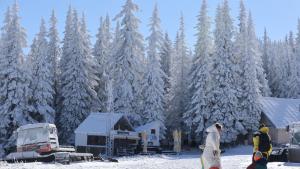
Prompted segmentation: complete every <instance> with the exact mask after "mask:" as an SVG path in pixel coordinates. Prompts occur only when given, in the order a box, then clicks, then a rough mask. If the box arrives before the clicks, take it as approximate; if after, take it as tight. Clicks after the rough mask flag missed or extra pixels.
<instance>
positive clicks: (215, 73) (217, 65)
mask: <svg viewBox="0 0 300 169" xmlns="http://www.w3.org/2000/svg"><path fill="white" fill-rule="evenodd" d="M215 23H216V28H215V32H214V36H215V53H214V56H213V69H212V72H211V78H212V82H211V89H210V91H209V92H208V93H209V94H208V104H207V105H208V106H209V108H210V111H211V113H210V116H209V117H208V120H207V121H206V123H205V127H208V126H210V125H211V124H213V123H215V122H221V123H223V125H224V130H223V132H222V136H221V137H222V141H223V142H231V141H233V140H235V139H236V137H237V135H238V134H239V132H238V131H237V128H235V125H236V124H238V123H236V122H237V120H238V119H237V116H238V113H237V105H238V104H237V97H236V92H237V91H236V89H235V84H234V83H235V70H234V64H233V62H232V60H233V58H234V55H233V42H232V36H233V24H232V19H231V17H230V15H229V7H228V1H227V0H225V1H224V4H223V5H222V6H221V7H218V8H217V15H216V21H215Z"/></svg>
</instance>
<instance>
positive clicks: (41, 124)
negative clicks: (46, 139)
mask: <svg viewBox="0 0 300 169" xmlns="http://www.w3.org/2000/svg"><path fill="white" fill-rule="evenodd" d="M40 127H43V128H44V127H56V126H55V125H54V124H50V123H35V124H26V125H23V126H20V127H19V128H18V131H20V130H26V129H31V128H40Z"/></svg>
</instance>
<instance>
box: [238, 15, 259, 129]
mask: <svg viewBox="0 0 300 169" xmlns="http://www.w3.org/2000/svg"><path fill="white" fill-rule="evenodd" d="M245 40H246V53H245V55H243V56H242V58H241V68H242V76H241V77H242V83H241V89H242V100H241V103H240V105H241V107H242V109H241V111H240V116H239V117H242V118H239V120H240V122H241V125H243V129H246V131H245V130H240V131H239V132H241V133H242V134H246V133H247V132H248V133H249V132H253V131H254V130H257V127H258V126H259V121H260V117H261V114H260V112H261V105H260V102H259V97H261V94H260V88H259V87H260V83H259V79H258V78H259V76H258V75H261V74H259V73H261V72H259V73H258V72H257V70H259V68H258V64H257V61H258V60H257V53H258V49H257V39H256V36H255V32H254V27H253V23H252V17H251V14H249V17H248V25H247V29H246V38H245ZM236 125H237V123H236Z"/></svg>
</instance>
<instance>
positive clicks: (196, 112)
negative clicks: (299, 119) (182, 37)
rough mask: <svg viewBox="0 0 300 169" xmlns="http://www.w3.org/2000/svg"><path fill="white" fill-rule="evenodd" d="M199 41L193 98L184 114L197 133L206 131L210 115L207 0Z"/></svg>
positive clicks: (210, 42)
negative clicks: (205, 124)
mask: <svg viewBox="0 0 300 169" xmlns="http://www.w3.org/2000/svg"><path fill="white" fill-rule="evenodd" d="M196 28H197V34H196V35H197V43H196V45H195V57H194V58H193V63H192V68H191V73H190V78H191V81H190V85H189V90H190V92H191V93H192V99H191V101H190V103H189V107H188V111H187V112H186V113H185V114H184V118H185V123H186V124H187V125H192V124H193V125H194V126H195V127H196V134H198V135H201V134H202V132H203V131H204V121H205V120H207V118H208V117H209V113H210V112H209V111H208V109H207V108H208V107H207V94H208V93H207V92H208V88H209V86H210V70H211V56H210V54H211V53H212V41H211V39H212V38H211V32H210V19H209V17H208V15H207V3H206V0H203V1H202V6H201V10H200V13H199V15H198V24H197V27H196Z"/></svg>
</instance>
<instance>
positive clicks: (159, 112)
mask: <svg viewBox="0 0 300 169" xmlns="http://www.w3.org/2000/svg"><path fill="white" fill-rule="evenodd" d="M150 32H151V33H150V36H149V37H148V38H147V40H148V42H149V45H148V57H147V66H146V71H145V74H144V80H143V97H144V106H143V107H144V111H143V114H142V121H143V123H144V124H145V123H150V122H153V121H159V122H160V125H161V126H160V128H161V130H160V131H161V134H160V137H161V138H164V133H165V132H164V131H165V124H164V122H165V115H164V100H163V96H164V81H163V77H164V76H165V74H164V72H163V71H162V69H161V65H160V62H159V55H158V51H159V48H160V47H161V43H162V40H163V37H162V33H161V30H160V19H159V16H158V9H157V5H155V8H154V11H153V14H152V17H151V19H150Z"/></svg>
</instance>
